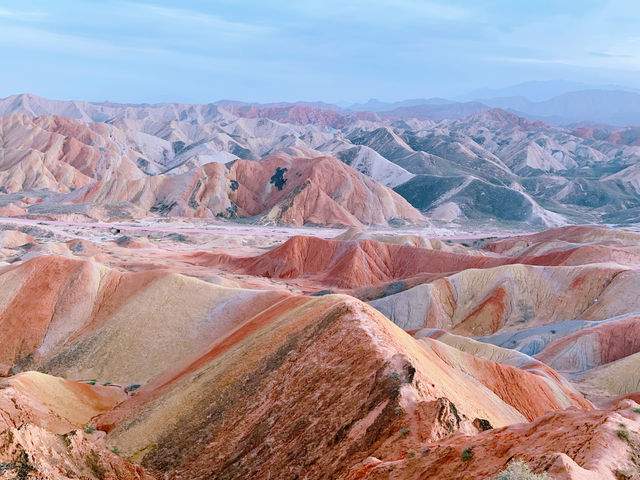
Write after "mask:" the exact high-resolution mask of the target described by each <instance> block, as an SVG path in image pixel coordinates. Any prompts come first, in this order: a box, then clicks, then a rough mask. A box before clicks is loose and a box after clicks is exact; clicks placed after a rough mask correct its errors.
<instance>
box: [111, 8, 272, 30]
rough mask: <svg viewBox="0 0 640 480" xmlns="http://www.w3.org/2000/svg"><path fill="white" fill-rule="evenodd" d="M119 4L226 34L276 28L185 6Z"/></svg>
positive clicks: (162, 17) (154, 15)
mask: <svg viewBox="0 0 640 480" xmlns="http://www.w3.org/2000/svg"><path fill="white" fill-rule="evenodd" d="M118 4H119V5H120V6H121V7H124V8H125V9H126V10H127V11H129V12H130V11H131V10H137V12H138V14H140V15H141V16H146V17H155V18H158V19H162V20H164V21H167V20H170V21H171V23H173V24H176V23H181V24H184V25H189V26H190V27H192V28H198V27H203V28H205V27H206V28H211V29H215V30H217V31H218V32H224V33H226V34H237V35H255V34H260V33H269V32H273V31H274V30H275V28H274V27H272V26H265V25H258V24H253V23H246V22H236V21H231V20H226V19H224V18H222V17H220V16H217V15H212V14H208V13H202V12H197V11H194V10H188V9H183V8H173V7H162V6H158V5H149V4H146V3H138V2H118Z"/></svg>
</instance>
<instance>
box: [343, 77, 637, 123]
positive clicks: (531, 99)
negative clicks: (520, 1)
mask: <svg viewBox="0 0 640 480" xmlns="http://www.w3.org/2000/svg"><path fill="white" fill-rule="evenodd" d="M495 107H497V108H502V109H504V110H507V111H510V112H512V113H515V114H517V115H520V116H524V117H526V118H528V119H530V120H542V121H544V122H546V123H549V124H552V125H571V124H578V123H582V122H591V123H600V124H606V125H614V126H629V125H636V124H640V90H638V89H633V88H628V87H621V86H617V85H602V86H597V87H594V86H591V85H588V84H585V83H578V82H565V81H549V82H526V83H522V84H519V85H514V86H512V87H506V88H502V89H481V90H475V91H473V92H469V93H467V94H465V95H461V96H459V97H456V98H455V99H454V100H447V99H442V98H430V99H413V100H405V101H401V102H381V101H379V100H376V99H371V100H369V101H368V102H366V103H361V104H354V105H351V106H350V107H349V109H350V110H352V111H372V112H378V113H379V114H382V115H385V114H386V115H390V114H397V115H399V116H402V115H407V114H410V112H413V116H415V117H416V118H423V119H424V118H431V119H433V120H441V119H445V118H446V119H455V118H461V117H460V116H458V115H456V112H463V113H464V114H470V113H475V112H478V111H482V110H487V109H489V108H495ZM471 110H474V111H473V112H472V111H471ZM462 116H464V115H462Z"/></svg>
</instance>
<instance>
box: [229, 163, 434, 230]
mask: <svg viewBox="0 0 640 480" xmlns="http://www.w3.org/2000/svg"><path fill="white" fill-rule="evenodd" d="M229 178H230V179H231V180H232V181H235V182H237V187H236V189H235V190H233V189H232V192H231V193H230V195H229V197H230V198H231V200H232V201H233V202H234V203H235V204H236V205H237V206H238V209H239V212H240V214H244V215H247V216H255V215H262V216H263V217H264V219H265V220H268V221H272V222H284V223H290V224H293V225H303V224H305V223H310V224H319V225H322V224H324V225H351V226H359V225H362V224H386V223H387V222H388V221H389V220H393V219H397V220H408V221H410V222H418V221H424V219H423V217H422V216H421V215H420V213H419V212H418V211H417V210H415V209H414V208H413V207H412V206H411V205H409V203H407V201H406V200H404V199H403V198H402V197H400V196H399V195H398V194H396V193H395V192H394V191H392V190H391V189H389V188H387V187H384V186H383V185H380V184H379V183H376V182H375V181H373V180H372V179H371V178H369V177H367V176H365V175H363V174H361V173H358V172H357V171H355V170H354V169H352V168H351V167H349V166H348V165H345V164H344V163H342V162H340V161H338V160H336V159H335V158H333V157H319V158H292V157H289V156H286V155H278V156H275V157H271V158H269V159H267V160H263V161H262V162H252V161H249V160H238V161H237V162H235V163H234V164H233V166H232V167H231V171H230V173H229Z"/></svg>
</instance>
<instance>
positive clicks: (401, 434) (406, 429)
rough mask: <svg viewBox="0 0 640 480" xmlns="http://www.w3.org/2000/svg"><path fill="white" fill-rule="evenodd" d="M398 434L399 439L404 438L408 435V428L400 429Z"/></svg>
mask: <svg viewBox="0 0 640 480" xmlns="http://www.w3.org/2000/svg"><path fill="white" fill-rule="evenodd" d="M398 433H399V434H400V436H401V437H406V436H407V435H409V429H408V428H401V429H400V430H399V431H398Z"/></svg>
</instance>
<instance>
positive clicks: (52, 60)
mask: <svg viewBox="0 0 640 480" xmlns="http://www.w3.org/2000/svg"><path fill="white" fill-rule="evenodd" d="M638 25H640V2H637V0H597V1H595V0H495V1H492V0H485V1H483V2H478V1H477V0H468V1H467V0H448V1H445V0H424V1H422V0H297V1H296V0H294V1H284V0H261V1H253V0H251V1H249V0H219V1H217V0H209V1H204V0H203V1H195V0H183V1H180V2H176V1H155V2H149V1H141V0H129V1H128V0H100V1H93V0H77V1H68V0H56V1H52V0H16V1H14V0H8V1H7V0H0V51H1V52H2V53H1V54H0V65H2V74H1V75H0V97H5V96H8V95H11V94H16V93H27V92H28V93H34V94H37V95H41V96H45V97H49V98H56V99H81V100H90V101H103V100H110V101H117V102H131V103H141V102H168V101H176V102H194V103H205V102H210V101H215V100H219V99H234V100H243V101H256V102H273V101H296V100H308V101H316V100H321V101H327V102H341V103H351V102H361V101H366V100H367V99H369V98H378V99H381V100H386V101H395V100H402V99H407V98H430V97H446V98H452V97H456V96H457V95H460V94H463V93H464V92H467V91H471V90H476V89H480V88H483V87H489V88H500V87H505V86H508V85H512V84H516V83H519V82H524V81H530V80H560V79H561V80H568V81H577V82H585V83H588V84H593V85H599V84H619V85H625V86H630V87H635V88H640V29H639V28H638Z"/></svg>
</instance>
